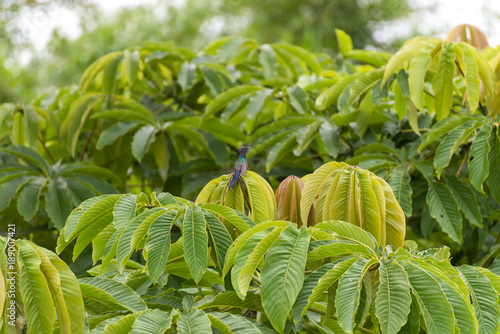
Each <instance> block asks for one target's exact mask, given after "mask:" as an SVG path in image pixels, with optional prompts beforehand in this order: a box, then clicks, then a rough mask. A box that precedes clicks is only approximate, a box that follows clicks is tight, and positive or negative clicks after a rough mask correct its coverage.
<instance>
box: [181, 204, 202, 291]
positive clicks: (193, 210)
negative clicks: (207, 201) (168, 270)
mask: <svg viewBox="0 0 500 334" xmlns="http://www.w3.org/2000/svg"><path fill="white" fill-rule="evenodd" d="M182 230H183V231H182V235H183V237H184V257H185V259H186V262H187V264H188V267H189V271H190V272H191V275H192V276H193V279H194V281H195V282H199V281H200V280H201V278H202V277H203V274H204V273H205V271H206V268H207V259H208V253H207V249H208V236H207V231H206V221H205V216H204V215H203V212H202V211H201V208H200V207H199V206H192V207H189V208H187V209H186V213H185V214H184V220H183V222H182Z"/></svg>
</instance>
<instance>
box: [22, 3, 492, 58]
mask: <svg viewBox="0 0 500 334" xmlns="http://www.w3.org/2000/svg"><path fill="white" fill-rule="evenodd" d="M76 1H78V0H76ZM87 1H89V2H93V3H96V4H97V5H98V6H100V7H101V9H102V11H104V12H105V13H107V14H108V15H113V13H116V12H117V11H118V10H119V9H120V8H124V7H134V6H137V5H141V4H154V3H156V2H157V1H158V0H87ZM168 1H169V3H171V4H172V5H174V6H182V5H183V3H184V1H185V0H168ZM368 1H371V0H368ZM381 1H383V0H381ZM53 2H54V3H56V4H55V5H53V6H49V7H48V9H47V8H43V9H40V8H34V9H26V10H25V11H23V12H22V13H21V15H20V16H18V17H17V18H16V20H15V21H14V22H15V25H16V26H17V27H18V28H20V29H21V30H22V31H23V35H24V36H26V38H29V39H30V40H31V41H32V42H33V44H34V45H35V47H36V49H37V50H38V51H41V52H43V50H44V48H45V47H46V45H47V43H48V42H49V40H50V37H51V34H52V31H53V30H54V29H59V31H60V32H61V33H63V34H65V35H66V36H68V37H69V38H77V37H78V36H79V35H80V34H81V29H80V18H79V16H78V13H77V9H75V7H74V6H73V5H68V4H63V2H64V0H55V1H53ZM410 3H411V4H412V6H415V7H417V8H419V7H420V8H421V7H426V6H434V8H435V10H430V11H425V12H424V13H419V14H418V16H415V15H414V16H413V17H411V18H410V19H409V20H402V21H399V22H395V23H393V24H391V25H386V26H383V27H381V28H380V29H378V31H376V33H375V38H376V40H378V41H380V42H390V41H391V40H393V39H394V38H408V37H409V36H410V35H411V33H412V27H413V26H412V24H409V22H410V23H413V25H415V24H417V25H419V26H418V28H419V30H420V31H422V32H424V33H434V32H438V36H437V37H441V38H445V37H446V35H447V33H448V32H449V31H450V30H451V28H453V27H454V26H456V25H458V24H462V23H469V24H472V25H475V26H477V27H478V28H480V29H481V30H482V31H483V32H484V33H485V34H486V36H487V38H488V41H489V42H490V45H491V46H496V45H499V44H500V19H499V18H498V16H495V14H497V15H498V14H500V1H498V0H411V1H410ZM58 4H59V5H58ZM20 56H21V62H29V58H30V55H29V54H22V55H20ZM23 58H26V59H23Z"/></svg>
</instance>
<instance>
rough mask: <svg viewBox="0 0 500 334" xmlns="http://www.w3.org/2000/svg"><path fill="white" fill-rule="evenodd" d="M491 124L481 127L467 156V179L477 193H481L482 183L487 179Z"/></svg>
mask: <svg viewBox="0 0 500 334" xmlns="http://www.w3.org/2000/svg"><path fill="white" fill-rule="evenodd" d="M491 128H492V126H491V123H486V124H484V125H483V127H482V128H481V130H480V131H479V133H478V134H477V136H476V138H474V142H473V143H472V146H471V149H470V155H469V174H470V176H469V179H470V183H471V184H472V185H473V186H474V188H476V189H477V190H478V191H480V192H483V182H484V180H486V178H487V177H488V173H489V169H488V155H489V153H490V144H489V137H490V133H491Z"/></svg>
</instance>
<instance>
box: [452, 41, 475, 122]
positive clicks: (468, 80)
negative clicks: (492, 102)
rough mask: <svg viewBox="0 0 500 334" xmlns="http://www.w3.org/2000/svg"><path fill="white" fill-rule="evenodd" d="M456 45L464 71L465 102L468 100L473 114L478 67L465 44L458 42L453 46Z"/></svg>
mask: <svg viewBox="0 0 500 334" xmlns="http://www.w3.org/2000/svg"><path fill="white" fill-rule="evenodd" d="M457 47H459V48H460V50H461V51H462V56H463V58H462V61H463V66H464V72H465V73H464V74H465V88H466V89H467V102H469V110H470V113H471V114H473V113H474V112H475V111H476V109H477V106H478V104H479V91H480V82H479V68H478V65H477V61H476V57H475V56H474V54H473V53H472V51H471V50H470V49H469V48H468V47H467V46H464V45H463V44H462V43H460V44H458V45H456V46H455V48H457Z"/></svg>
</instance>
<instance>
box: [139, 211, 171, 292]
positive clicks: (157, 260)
mask: <svg viewBox="0 0 500 334" xmlns="http://www.w3.org/2000/svg"><path fill="white" fill-rule="evenodd" d="M177 218H178V216H177V215H175V214H172V213H170V212H166V213H164V214H162V215H161V216H159V217H157V218H156V219H155V220H154V221H153V222H152V223H151V225H150V226H149V229H148V233H147V234H148V237H147V240H146V244H145V250H146V251H147V252H148V274H149V277H150V279H151V282H153V283H156V280H157V279H158V278H159V277H160V275H161V274H162V273H163V272H164V271H165V265H166V264H167V259H168V253H169V252H170V239H171V237H170V229H171V228H172V224H174V223H175V220H176V219H177Z"/></svg>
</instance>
